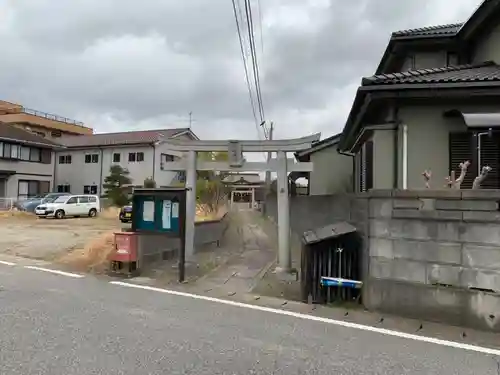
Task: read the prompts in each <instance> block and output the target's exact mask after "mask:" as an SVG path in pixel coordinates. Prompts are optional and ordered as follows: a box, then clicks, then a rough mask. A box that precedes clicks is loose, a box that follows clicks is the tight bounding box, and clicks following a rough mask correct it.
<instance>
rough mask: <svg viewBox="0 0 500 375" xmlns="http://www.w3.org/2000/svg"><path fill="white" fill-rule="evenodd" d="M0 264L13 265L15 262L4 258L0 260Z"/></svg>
mask: <svg viewBox="0 0 500 375" xmlns="http://www.w3.org/2000/svg"><path fill="white" fill-rule="evenodd" d="M0 264H3V265H5V266H15V265H16V264H15V263H12V262H6V261H5V260H0Z"/></svg>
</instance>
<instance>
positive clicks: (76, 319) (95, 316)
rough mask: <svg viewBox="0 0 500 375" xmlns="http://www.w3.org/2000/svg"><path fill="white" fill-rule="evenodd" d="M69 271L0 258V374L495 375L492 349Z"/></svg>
mask: <svg viewBox="0 0 500 375" xmlns="http://www.w3.org/2000/svg"><path fill="white" fill-rule="evenodd" d="M43 271H45V272H43ZM49 271H50V270H49ZM76 276H78V275H73V274H65V273H51V272H47V271H46V270H45V269H43V268H37V267H31V268H27V267H21V266H18V265H15V264H13V263H12V264H11V263H9V262H4V263H1V264H0V368H1V371H0V372H1V373H2V374H22V375H32V374H33V375H34V374H37V375H40V374H51V375H59V374H61V375H63V374H64V375H71V374H79V375H87V374H109V375H111V374H126V375H128V374H130V375H132V374H133V375H141V374H204V375H206V374H287V375H294V374H357V375H365V374H385V375H401V374H426V375H429V374H440V375H446V374H454V375H457V374H458V375H460V374H471V373H478V374H483V375H489V374H491V375H498V371H497V370H498V366H499V365H498V362H499V361H500V356H498V354H499V353H500V352H498V351H495V350H493V349H492V350H489V349H486V348H478V349H477V350H476V349H474V350H470V348H467V347H466V345H462V344H458V346H457V347H452V346H450V345H448V344H446V343H444V344H443V343H441V344H440V345H437V344H435V343H432V342H422V341H419V340H416V339H412V338H411V337H410V338H408V337H405V335H404V334H401V335H399V334H398V333H397V332H396V333H395V334H381V333H380V332H376V331H375V332H373V331H369V330H365V329H363V328H361V329H357V328H352V327H349V326H342V325H339V324H336V323H334V322H333V323H332V322H329V320H328V319H322V320H321V319H313V317H311V318H308V317H307V316H305V315H302V316H299V315H300V314H295V315H297V316H294V314H293V313H282V312H280V311H278V310H273V309H266V308H260V307H257V308H252V307H250V306H248V305H244V304H238V303H234V302H229V303H225V302H222V301H217V300H215V299H210V298H206V297H197V296H193V295H188V294H184V293H177V292H169V291H162V290H157V289H155V288H148V287H132V288H131V287H128V286H127V284H126V283H120V282H118V283H109V282H106V281H104V280H98V279H95V278H93V277H90V276H87V277H76ZM172 293H174V294H172ZM392 332H394V331H392ZM407 336H411V335H407ZM460 345H462V346H463V347H462V346H460Z"/></svg>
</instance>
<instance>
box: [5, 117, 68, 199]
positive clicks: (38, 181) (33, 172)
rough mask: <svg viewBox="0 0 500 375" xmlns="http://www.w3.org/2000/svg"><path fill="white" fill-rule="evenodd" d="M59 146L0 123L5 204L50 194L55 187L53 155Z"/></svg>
mask: <svg viewBox="0 0 500 375" xmlns="http://www.w3.org/2000/svg"><path fill="white" fill-rule="evenodd" d="M59 147H60V146H59V145H58V144H56V143H55V142H52V141H50V140H48V139H46V138H42V137H40V136H38V135H36V134H33V133H31V132H27V131H25V130H22V129H19V128H17V127H15V126H12V125H9V124H4V123H0V198H4V199H2V201H3V200H5V198H9V199H18V198H21V199H22V198H27V197H30V196H34V195H38V194H44V193H48V192H50V191H51V189H52V187H53V172H54V158H53V152H54V150H55V149H58V148H59ZM0 203H2V202H0Z"/></svg>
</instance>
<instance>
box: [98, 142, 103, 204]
mask: <svg viewBox="0 0 500 375" xmlns="http://www.w3.org/2000/svg"><path fill="white" fill-rule="evenodd" d="M100 159H101V172H100V173H99V196H102V169H103V166H104V149H103V148H102V147H101V157H100Z"/></svg>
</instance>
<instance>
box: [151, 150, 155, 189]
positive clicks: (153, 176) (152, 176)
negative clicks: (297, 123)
mask: <svg viewBox="0 0 500 375" xmlns="http://www.w3.org/2000/svg"><path fill="white" fill-rule="evenodd" d="M151 147H153V174H152V175H151V178H152V179H153V181H156V180H155V169H156V168H155V167H156V145H155V144H154V143H153V144H152V145H151Z"/></svg>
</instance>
